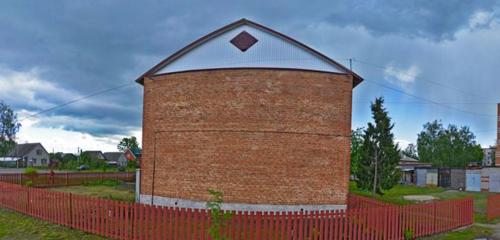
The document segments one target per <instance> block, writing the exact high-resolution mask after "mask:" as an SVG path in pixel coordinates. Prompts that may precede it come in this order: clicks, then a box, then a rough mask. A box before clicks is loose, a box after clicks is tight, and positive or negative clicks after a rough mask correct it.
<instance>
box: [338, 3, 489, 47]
mask: <svg viewBox="0 0 500 240" xmlns="http://www.w3.org/2000/svg"><path fill="white" fill-rule="evenodd" d="M495 5H496V2H495V1H462V0H446V1H435V0H420V1H401V0H386V1H377V0H353V1H341V2H337V3H336V4H334V6H332V7H331V8H330V9H331V11H332V13H331V14H330V17H329V20H330V21H331V22H332V23H335V24H338V25H341V26H363V27H365V28H366V29H367V30H368V31H370V32H372V33H374V34H396V35H405V36H409V37H424V38H429V39H432V40H447V39H452V38H453V35H454V34H455V32H456V31H458V30H459V29H460V28H463V27H467V25H468V23H469V18H470V17H471V16H472V15H473V14H475V13H476V12H477V11H488V12H489V11H492V10H493V8H494V7H495Z"/></svg>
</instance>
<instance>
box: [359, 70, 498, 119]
mask: <svg viewBox="0 0 500 240" xmlns="http://www.w3.org/2000/svg"><path fill="white" fill-rule="evenodd" d="M365 81H367V82H369V83H373V84H376V85H378V86H381V87H383V88H387V89H389V90H392V91H395V92H398V93H401V94H404V95H407V96H410V97H413V98H416V99H419V100H422V101H425V102H429V103H431V104H434V105H437V106H441V107H444V108H448V109H451V110H455V111H458V112H463V113H468V114H472V115H476V116H480V117H497V115H494V114H482V113H476V112H470V111H467V110H462V109H459V108H454V107H450V106H448V105H445V104H441V103H439V102H436V101H434V100H430V99H427V98H423V97H420V96H418V95H415V94H412V93H408V92H405V91H403V90H401V89H398V88H394V87H391V86H387V85H385V84H383V83H380V82H377V81H373V80H369V79H365Z"/></svg>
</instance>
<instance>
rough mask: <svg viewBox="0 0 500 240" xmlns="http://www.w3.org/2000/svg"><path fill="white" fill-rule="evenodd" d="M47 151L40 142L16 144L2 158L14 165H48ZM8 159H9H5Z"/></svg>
mask: <svg viewBox="0 0 500 240" xmlns="http://www.w3.org/2000/svg"><path fill="white" fill-rule="evenodd" d="M49 159H50V157H49V153H48V152H47V150H46V149H45V147H43V145H42V144H41V143H24V144H16V146H15V147H14V149H12V150H11V151H10V152H9V153H8V154H7V156H5V157H4V160H5V161H6V162H8V163H9V164H10V165H13V164H14V163H15V164H16V167H41V166H48V164H49ZM7 160H9V161H7Z"/></svg>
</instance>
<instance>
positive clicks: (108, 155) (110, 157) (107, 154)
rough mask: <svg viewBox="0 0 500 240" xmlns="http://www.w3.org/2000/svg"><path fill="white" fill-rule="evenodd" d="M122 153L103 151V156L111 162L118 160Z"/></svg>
mask: <svg viewBox="0 0 500 240" xmlns="http://www.w3.org/2000/svg"><path fill="white" fill-rule="evenodd" d="M123 155H124V153H122V152H105V153H104V157H106V161H111V162H118V160H120V157H121V156H123Z"/></svg>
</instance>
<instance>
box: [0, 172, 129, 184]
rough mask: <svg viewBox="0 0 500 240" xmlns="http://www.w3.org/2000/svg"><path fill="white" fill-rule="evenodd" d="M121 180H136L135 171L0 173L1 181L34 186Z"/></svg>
mask: <svg viewBox="0 0 500 240" xmlns="http://www.w3.org/2000/svg"><path fill="white" fill-rule="evenodd" d="M105 179H113V180H121V181H126V182H133V181H135V173H134V172H108V173H102V172H100V173H54V174H53V175H51V174H50V173H39V174H36V175H35V176H29V175H27V174H23V173H9V174H0V182H7V183H14V184H22V185H24V184H26V183H27V182H28V181H31V182H32V186H34V187H57V186H73V185H81V184H85V183H88V182H92V181H96V180H105Z"/></svg>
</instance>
